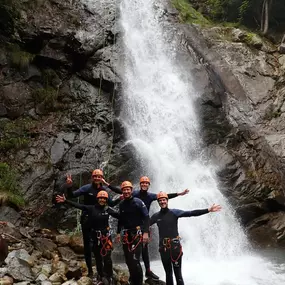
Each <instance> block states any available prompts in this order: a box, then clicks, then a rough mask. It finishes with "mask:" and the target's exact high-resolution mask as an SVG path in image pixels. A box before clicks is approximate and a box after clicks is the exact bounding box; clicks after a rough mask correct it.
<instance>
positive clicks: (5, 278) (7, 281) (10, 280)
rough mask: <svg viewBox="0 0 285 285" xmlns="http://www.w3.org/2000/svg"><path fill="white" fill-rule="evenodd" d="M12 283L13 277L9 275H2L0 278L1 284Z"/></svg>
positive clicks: (10, 284) (7, 284) (9, 284)
mask: <svg viewBox="0 0 285 285" xmlns="http://www.w3.org/2000/svg"><path fill="white" fill-rule="evenodd" d="M13 283H14V280H13V278H11V277H9V276H4V277H3V278H0V284H1V285H12V284H13Z"/></svg>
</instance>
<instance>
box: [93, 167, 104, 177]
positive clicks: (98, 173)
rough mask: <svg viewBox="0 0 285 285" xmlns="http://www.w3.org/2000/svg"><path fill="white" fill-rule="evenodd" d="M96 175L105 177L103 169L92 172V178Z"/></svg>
mask: <svg viewBox="0 0 285 285" xmlns="http://www.w3.org/2000/svg"><path fill="white" fill-rule="evenodd" d="M95 175H100V176H102V177H103V171H102V170H101V169H95V170H93V172H92V176H95Z"/></svg>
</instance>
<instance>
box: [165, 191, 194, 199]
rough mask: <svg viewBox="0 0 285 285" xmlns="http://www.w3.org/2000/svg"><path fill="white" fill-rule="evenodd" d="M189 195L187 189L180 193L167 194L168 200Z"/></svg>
mask: <svg viewBox="0 0 285 285" xmlns="http://www.w3.org/2000/svg"><path fill="white" fill-rule="evenodd" d="M188 193H189V189H185V190H183V191H182V192H177V193H169V194H167V195H168V199H173V198H176V197H178V196H184V195H186V194H188Z"/></svg>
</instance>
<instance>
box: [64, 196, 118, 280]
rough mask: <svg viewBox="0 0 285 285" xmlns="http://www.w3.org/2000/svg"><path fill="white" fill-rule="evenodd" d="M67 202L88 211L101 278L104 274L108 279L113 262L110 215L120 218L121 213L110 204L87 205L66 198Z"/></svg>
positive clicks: (110, 276)
mask: <svg viewBox="0 0 285 285" xmlns="http://www.w3.org/2000/svg"><path fill="white" fill-rule="evenodd" d="M66 203H68V204H70V205H72V206H73V207H75V208H78V209H80V210H82V211H84V212H86V213H87V215H88V217H89V222H90V228H91V238H92V240H93V247H92V249H93V253H94V256H95V260H96V268H97V273H98V276H99V279H101V278H102V277H104V276H105V277H107V279H110V278H112V275H113V264H112V259H111V251H112V248H113V247H112V240H111V236H110V232H109V216H112V217H114V218H116V219H118V218H119V213H118V212H116V211H114V210H113V209H111V208H109V207H108V206H101V205H99V204H97V205H94V206H89V205H88V206H87V205H82V204H78V203H75V202H72V201H69V200H66Z"/></svg>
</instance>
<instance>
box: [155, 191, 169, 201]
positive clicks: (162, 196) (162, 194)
mask: <svg viewBox="0 0 285 285" xmlns="http://www.w3.org/2000/svg"><path fill="white" fill-rule="evenodd" d="M156 197H157V200H159V199H161V198H166V199H168V195H167V193H165V192H159V193H158V194H157V195H156Z"/></svg>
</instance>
